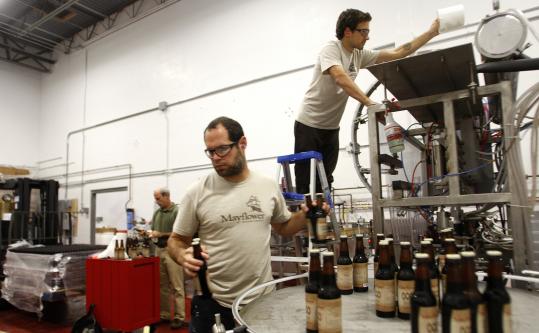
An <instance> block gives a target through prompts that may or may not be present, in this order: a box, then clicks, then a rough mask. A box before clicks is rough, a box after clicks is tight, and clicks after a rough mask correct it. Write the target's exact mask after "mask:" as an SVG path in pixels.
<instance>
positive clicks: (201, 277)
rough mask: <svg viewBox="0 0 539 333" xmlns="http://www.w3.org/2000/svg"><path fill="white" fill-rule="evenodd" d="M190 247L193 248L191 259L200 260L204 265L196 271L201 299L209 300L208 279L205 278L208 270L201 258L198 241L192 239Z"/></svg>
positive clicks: (197, 239)
mask: <svg viewBox="0 0 539 333" xmlns="http://www.w3.org/2000/svg"><path fill="white" fill-rule="evenodd" d="M191 246H192V247H193V257H194V258H195V259H198V260H202V261H203V262H204V264H203V265H202V266H201V267H200V269H199V270H198V273H197V274H198V282H199V283H200V289H201V290H202V297H203V298H211V292H210V288H209V287H208V279H207V276H206V272H207V270H208V266H207V265H206V260H204V258H203V257H202V254H201V253H202V248H201V247H200V239H199V238H194V239H193V240H192V241H191Z"/></svg>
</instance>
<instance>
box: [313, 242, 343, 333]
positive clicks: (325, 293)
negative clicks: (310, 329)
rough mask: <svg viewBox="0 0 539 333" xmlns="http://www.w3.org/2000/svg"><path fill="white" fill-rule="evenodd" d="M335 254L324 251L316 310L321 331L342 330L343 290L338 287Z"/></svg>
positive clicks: (334, 331) (332, 331)
mask: <svg viewBox="0 0 539 333" xmlns="http://www.w3.org/2000/svg"><path fill="white" fill-rule="evenodd" d="M333 256H334V254H333V252H329V251H326V252H322V262H323V267H322V275H321V276H320V289H319V291H318V305H317V310H316V315H317V318H318V332H319V333H340V332H342V321H341V313H342V312H341V311H342V310H341V308H342V303H341V292H340V291H339V289H337V283H336V280H335V270H334V269H333Z"/></svg>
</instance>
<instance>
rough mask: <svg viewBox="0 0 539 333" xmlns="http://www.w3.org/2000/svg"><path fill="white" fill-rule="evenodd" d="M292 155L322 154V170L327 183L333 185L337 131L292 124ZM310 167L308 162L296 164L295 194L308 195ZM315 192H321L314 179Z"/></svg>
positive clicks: (336, 152) (318, 184) (317, 180)
mask: <svg viewBox="0 0 539 333" xmlns="http://www.w3.org/2000/svg"><path fill="white" fill-rule="evenodd" d="M294 137H295V138H296V141H295V144H294V153H301V152H305V151H310V150H314V151H317V152H319V153H321V154H322V159H323V162H324V169H325V171H326V177H327V179H328V183H329V185H330V186H331V183H333V171H335V167H336V166H337V160H338V158H339V129H335V130H325V129H318V128H314V127H310V126H307V125H304V124H302V123H300V122H297V121H296V123H295V124H294ZM310 170H311V165H310V162H309V161H304V162H296V164H295V166H294V172H295V174H296V192H297V193H302V194H304V193H308V192H309V184H310V177H311V175H310ZM316 192H318V193H320V192H322V186H321V185H320V180H319V179H318V177H317V178H316Z"/></svg>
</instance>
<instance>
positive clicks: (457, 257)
mask: <svg viewBox="0 0 539 333" xmlns="http://www.w3.org/2000/svg"><path fill="white" fill-rule="evenodd" d="M445 259H446V260H460V254H447V255H446V256H445Z"/></svg>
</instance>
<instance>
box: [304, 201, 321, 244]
mask: <svg viewBox="0 0 539 333" xmlns="http://www.w3.org/2000/svg"><path fill="white" fill-rule="evenodd" d="M305 206H307V208H309V211H308V212H307V216H306V218H307V220H308V221H309V223H308V225H307V227H308V229H309V236H310V239H311V242H313V243H318V238H317V237H316V229H317V228H316V223H317V218H318V217H317V216H316V207H315V206H313V199H312V197H311V195H310V194H305Z"/></svg>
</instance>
